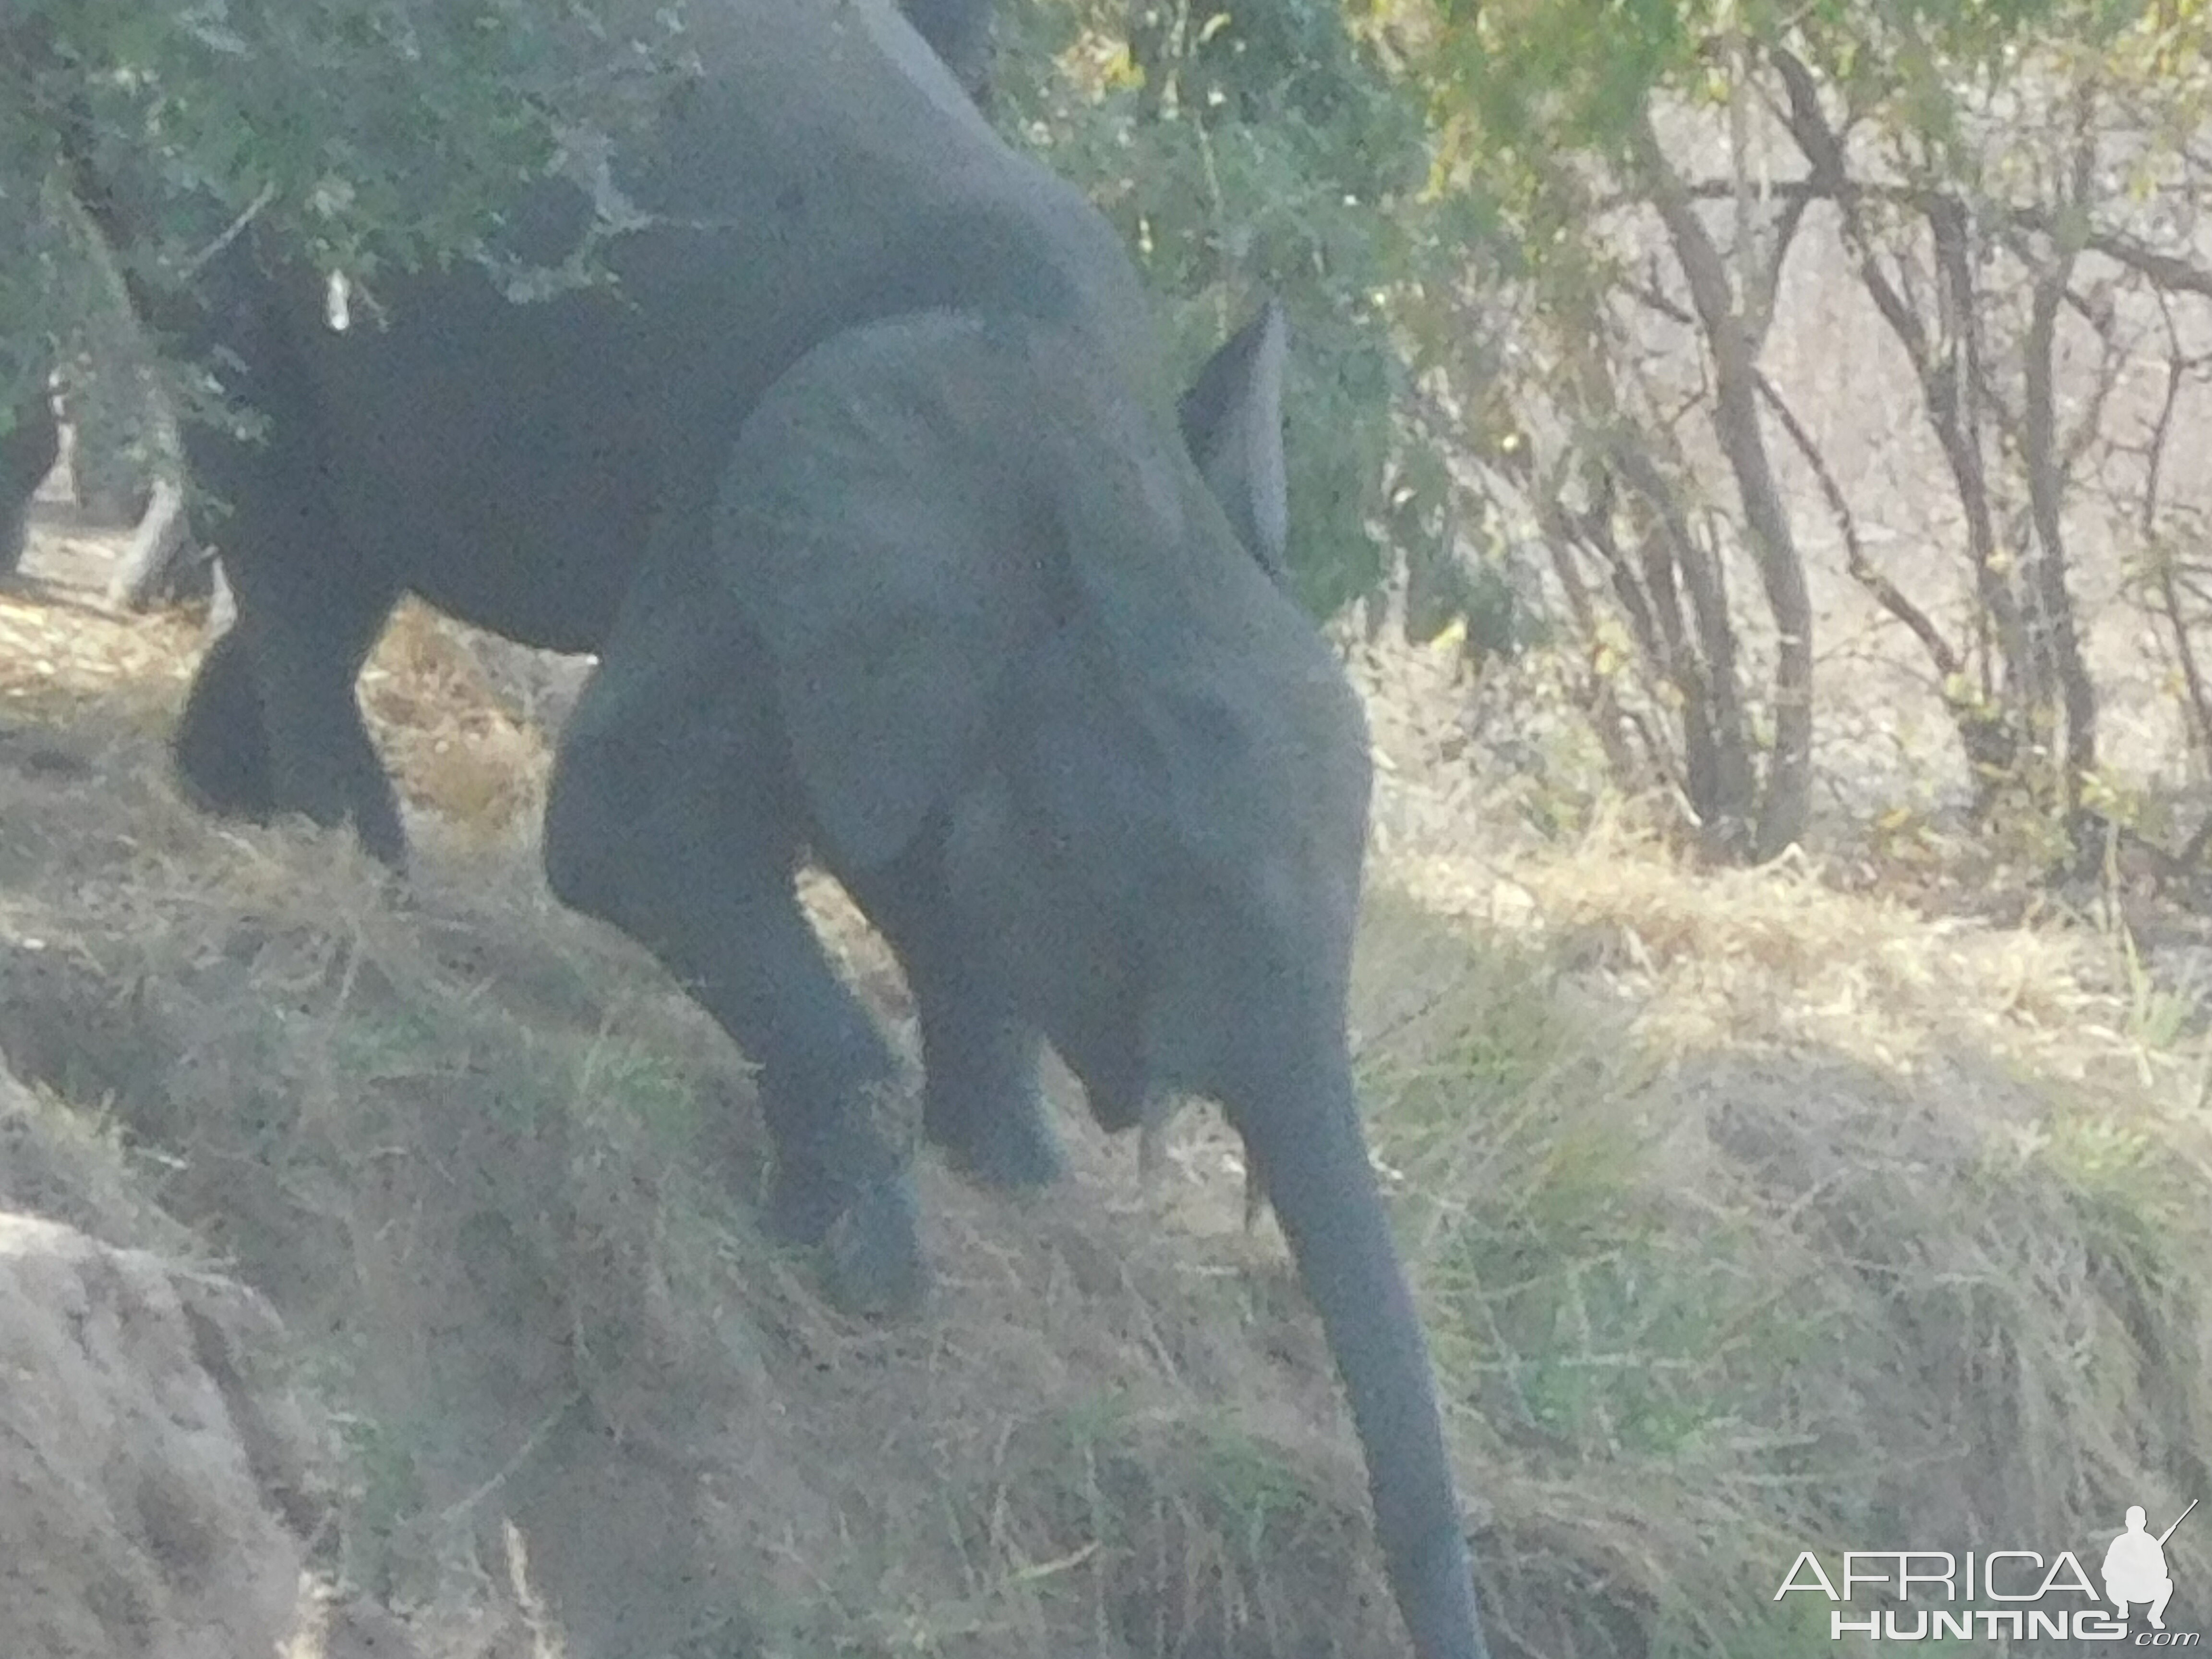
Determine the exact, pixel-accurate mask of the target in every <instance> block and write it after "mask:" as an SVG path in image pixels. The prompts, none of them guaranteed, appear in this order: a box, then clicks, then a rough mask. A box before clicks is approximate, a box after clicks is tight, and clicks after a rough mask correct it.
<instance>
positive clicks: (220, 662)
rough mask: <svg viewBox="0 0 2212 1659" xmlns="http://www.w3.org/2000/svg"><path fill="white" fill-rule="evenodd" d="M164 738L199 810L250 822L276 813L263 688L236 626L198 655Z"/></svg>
mask: <svg viewBox="0 0 2212 1659" xmlns="http://www.w3.org/2000/svg"><path fill="white" fill-rule="evenodd" d="M169 746H170V750H171V752H172V754H173V756H174V757H175V760H176V765H177V772H178V775H179V780H180V781H182V782H183V784H184V786H185V791H186V793H189V794H190V795H191V797H192V798H193V799H194V800H195V801H196V802H197V804H198V805H199V806H200V807H201V809H202V810H203V811H209V812H213V813H216V814H217V815H218V816H220V817H233V818H244V819H246V821H247V822H248V823H267V822H268V821H269V820H270V818H272V817H275V816H276V790H275V787H274V786H273V784H272V783H271V781H270V775H269V733H268V731H267V729H266V728H265V727H264V726H263V725H262V723H261V693H260V691H259V690H258V689H257V688H256V687H255V685H254V683H253V664H252V659H249V658H248V657H247V655H246V647H245V644H244V642H243V641H241V640H240V637H239V634H238V630H237V629H235V628H232V629H228V630H227V631H225V632H224V633H223V634H222V636H221V637H219V638H218V639H216V641H215V642H214V643H213V644H211V645H210V646H209V647H208V648H207V653H206V654H205V655H204V656H203V657H202V658H201V659H200V665H199V669H198V671H197V672H196V673H195V674H194V675H193V676H192V685H191V691H190V692H189V693H188V694H187V695H186V696H185V712H184V714H182V715H181V716H180V717H179V720H178V721H177V729H176V732H175V733H174V734H173V736H172V737H171V738H170V740H169Z"/></svg>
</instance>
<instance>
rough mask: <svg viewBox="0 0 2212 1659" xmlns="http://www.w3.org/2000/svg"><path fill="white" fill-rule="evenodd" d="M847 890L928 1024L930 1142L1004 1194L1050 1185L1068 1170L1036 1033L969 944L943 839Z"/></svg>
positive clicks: (925, 1126)
mask: <svg viewBox="0 0 2212 1659" xmlns="http://www.w3.org/2000/svg"><path fill="white" fill-rule="evenodd" d="M844 882H845V888H846V890H847V891H848V892H849V893H850V894H851V895H852V896H853V899H854V902H855V903H857V904H858V905H859V906H860V909H861V911H862V913H863V914H864V915H866V916H867V918H868V920H869V921H872V922H873V923H874V924H875V925H876V927H878V929H880V930H881V931H882V933H883V935H884V938H885V939H888V940H889V941H890V946H891V949H892V950H893V951H895V952H896V953H897V956H898V958H899V965H900V967H901V968H902V969H904V970H905V973H906V977H907V984H908V988H910V989H911V990H912V991H913V993H914V1000H915V1014H916V1016H917V1018H919V1020H920V1022H921V1057H922V1072H923V1077H924V1082H923V1089H922V1116H921V1121H922V1133H923V1134H924V1135H925V1136H927V1139H928V1140H929V1142H930V1144H931V1145H932V1146H935V1147H937V1148H938V1149H939V1151H940V1152H943V1153H944V1154H945V1157H946V1158H948V1159H949V1160H950V1161H951V1164H953V1166H954V1167H955V1168H957V1169H958V1170H961V1171H962V1172H963V1174H965V1175H967V1176H970V1177H971V1178H972V1179H974V1180H975V1181H978V1182H981V1183H982V1184H983V1185H985V1186H987V1187H994V1188H999V1189H1000V1190H1002V1191H1007V1192H1022V1191H1028V1190H1031V1189H1034V1188H1039V1187H1048V1186H1050V1185H1051V1184H1052V1183H1053V1182H1055V1181H1057V1180H1059V1179H1060V1176H1061V1174H1062V1173H1063V1172H1064V1170H1065V1168H1066V1159H1065V1158H1064V1157H1063V1156H1062V1153H1061V1151H1060V1137H1059V1135H1058V1134H1057V1133H1055V1132H1054V1128H1053V1125H1052V1118H1051V1115H1050V1112H1049V1110H1048V1108H1047V1107H1046V1104H1045V1101H1044V1096H1043V1092H1042V1090H1041V1089H1040V1088H1039V1087H1038V1084H1037V1062H1038V1058H1039V1055H1040V1053H1041V1050H1042V1047H1043V1043H1042V1038H1040V1037H1039V1036H1038V1035H1037V1030H1036V1027H1035V1026H1034V1025H1033V1024H1030V1022H1029V1021H1028V1020H1027V1019H1025V1018H1023V1017H1022V1015H1021V1013H1020V1012H1019V1011H1018V1008H1017V1007H1016V1006H1015V1000H1014V997H1013V995H1012V991H1011V989H1010V988H1009V987H1007V986H1006V984H1005V983H1004V981H1003V979H1002V978H1001V976H1000V975H997V974H996V973H995V972H994V971H993V970H992V969H991V968H990V967H989V966H988V960H989V957H988V952H987V951H986V950H985V949H984V948H983V946H982V945H981V941H977V940H975V939H967V938H964V937H963V935H962V933H961V932H960V928H959V925H958V923H957V919H956V916H955V913H954V912H953V909H952V907H951V903H950V902H949V901H948V898H947V896H946V893H945V880H944V875H943V870H942V857H941V854H940V850H939V846H938V844H937V842H935V841H934V840H933V839H932V840H928V841H925V842H923V843H921V844H920V845H918V846H917V847H916V848H914V849H913V850H912V851H910V852H909V853H908V854H907V855H906V856H904V857H902V858H900V859H898V860H895V861H893V862H892V863H891V864H890V865H887V866H883V867H882V868H880V869H877V870H872V871H868V872H860V873H856V874H852V875H848V876H847V877H846V878H844Z"/></svg>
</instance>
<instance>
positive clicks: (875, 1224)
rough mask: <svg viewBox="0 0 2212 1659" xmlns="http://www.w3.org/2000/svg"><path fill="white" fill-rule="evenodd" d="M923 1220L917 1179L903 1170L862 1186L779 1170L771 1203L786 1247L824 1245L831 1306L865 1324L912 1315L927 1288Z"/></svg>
mask: <svg viewBox="0 0 2212 1659" xmlns="http://www.w3.org/2000/svg"><path fill="white" fill-rule="evenodd" d="M920 1215H921V1212H920V1206H918V1205H917V1204H916V1202H915V1194H914V1182H913V1180H912V1178H911V1177H910V1176H908V1174H907V1173H906V1172H905V1171H904V1170H894V1171H892V1172H891V1173H890V1174H888V1175H884V1176H878V1177H877V1178H876V1179H875V1180H872V1181H869V1182H864V1183H862V1184H861V1185H860V1187H859V1188H853V1187H850V1186H843V1185H837V1184H833V1183H832V1182H828V1181H826V1180H824V1179H823V1178H822V1177H821V1176H819V1175H818V1174H813V1175H810V1174H809V1173H808V1172H806V1171H805V1170H778V1172H777V1174H776V1177H775V1188H774V1191H773V1192H772V1193H771V1194H770V1195H769V1230H770V1231H771V1232H772V1233H773V1234H774V1236H775V1237H776V1238H777V1239H778V1240H780V1241H781V1242H782V1243H786V1244H791V1245H798V1246H803V1247H811V1248H818V1249H820V1250H821V1252H822V1278H823V1293H824V1294H825V1295H826V1296H827V1297H828V1298H829V1304H830V1305H831V1306H832V1307H834V1308H836V1309H837V1310H838V1311H839V1312H841V1313H846V1314H850V1315H852V1316H855V1317H857V1318H864V1319H883V1318H889V1317H891V1316H895V1315H898V1314H902V1313H906V1312H909V1311H911V1310H913V1309H914V1308H915V1307H916V1306H918V1305H919V1304H920V1303H921V1298H922V1297H923V1295H924V1294H925V1293H926V1292H927V1290H928V1287H929V1263H928V1261H927V1260H926V1259H925V1258H924V1256H923V1255H922V1253H921V1228H920Z"/></svg>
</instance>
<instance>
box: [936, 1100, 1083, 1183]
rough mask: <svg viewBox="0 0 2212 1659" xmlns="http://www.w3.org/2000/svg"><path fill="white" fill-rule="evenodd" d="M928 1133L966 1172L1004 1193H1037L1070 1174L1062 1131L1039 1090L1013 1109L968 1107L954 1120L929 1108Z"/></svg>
mask: <svg viewBox="0 0 2212 1659" xmlns="http://www.w3.org/2000/svg"><path fill="white" fill-rule="evenodd" d="M945 1116H948V1117H949V1116H950V1114H945ZM922 1133H923V1134H924V1136H925V1137H926V1138H927V1139H928V1141H929V1143H930V1144H931V1145H932V1146H935V1147H936V1148H937V1149H938V1150H939V1152H943V1153H944V1154H945V1161H946V1162H947V1163H948V1164H951V1165H952V1167H953V1168H954V1169H956V1170H958V1171H959V1172H960V1173H961V1174H962V1175H963V1176H967V1178H968V1179H969V1180H970V1181H973V1182H975V1183H976V1184H977V1185H979V1186H983V1187H989V1188H994V1190H996V1191H999V1192H1005V1193H1023V1192H1034V1191H1036V1190H1037V1189H1038V1188H1042V1187H1049V1186H1051V1185H1052V1184H1053V1182H1055V1181H1058V1180H1059V1179H1060V1176H1062V1175H1064V1174H1065V1173H1066V1169H1067V1160H1066V1155H1065V1154H1064V1153H1063V1152H1061V1151H1060V1134H1059V1132H1058V1131H1056V1130H1055V1129H1054V1127H1052V1121H1051V1120H1050V1119H1049V1118H1048V1117H1047V1116H1046V1115H1045V1112H1044V1106H1043V1103H1042V1102H1041V1101H1039V1100H1038V1099H1036V1097H1035V1096H1033V1095H1032V1096H1030V1097H1026V1098H1024V1099H1023V1100H1022V1101H1020V1102H1019V1103H1018V1105H1016V1106H1014V1107H1012V1108H1010V1109H1006V1110H1003V1111H997V1112H976V1111H968V1112H963V1113H961V1114H960V1115H959V1116H958V1117H957V1119H956V1120H954V1121H951V1122H945V1121H940V1120H939V1117H938V1115H935V1114H932V1113H930V1112H928V1111H927V1110H925V1111H924V1112H923V1114H922Z"/></svg>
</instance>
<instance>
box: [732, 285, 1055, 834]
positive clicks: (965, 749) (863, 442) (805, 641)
mask: <svg viewBox="0 0 2212 1659" xmlns="http://www.w3.org/2000/svg"><path fill="white" fill-rule="evenodd" d="M1029 379H1030V377H1029V372H1028V366H1027V363H1026V361H1025V359H1024V353H1023V348H1022V343H1021V340H1020V337H1019V333H1018V325H1006V326H1000V325H994V324H992V323H990V322H988V321H986V320H985V319H981V318H977V317H972V316H969V315H965V314H963V313H952V312H923V313H914V314H912V315H909V316H906V317H901V318H896V319H890V320H889V321H886V322H882V323H877V324H873V325H870V326H868V327H866V328H862V329H856V330H853V331H848V332H847V333H845V334H842V335H839V336H837V337H835V338H833V339H831V340H829V341H828V342H826V343H823V344H822V345H820V346H817V347H816V348H815V349H813V350H812V351H811V352H810V353H808V354H807V355H806V356H805V357H803V358H801V359H800V360H799V362H798V363H797V364H795V365H794V366H793V368H790V369H789V370H787V372H786V373H785V374H784V375H783V376H782V377H781V379H780V380H778V381H777V382H776V383H775V386H772V387H771V388H770V389H769V392H768V393H767V395H766V396H765V397H764V398H763V399H762V400H761V402H760V403H759V404H757V406H756V407H755V409H754V410H753V411H752V413H751V414H750V416H748V417H747V419H746V421H745V422H744V427H743V428H741V430H740V433H739V435H738V441H737V444H736V446H735V447H734V448H733V450H732V454H731V457H730V460H729V464H728V466H727V469H726V471H725V473H724V475H723V481H722V486H721V491H720V498H719V501H718V503H717V507H716V516H715V530H714V534H715V557H716V562H717V566H718V568H719V570H720V574H721V578H722V580H723V582H724V584H725V586H726V589H727V591H728V593H729V595H730V596H731V598H732V599H733V600H734V602H735V603H736V605H737V606H738V610H739V611H740V613H741V614H742V615H743V616H744V617H745V619H746V622H747V623H748V625H749V627H750V629H751V631H752V633H753V634H754V635H755V637H756V639H757V641H758V643H759V646H760V648H761V649H762V650H763V652H764V653H765V654H766V656H767V658H768V659H769V665H770V668H771V671H772V678H773V683H774V685H775V696H776V698H777V702H778V706H779V711H780V713H781V717H782V719H783V721H784V725H785V729H786V731H787V733H788V737H789V742H790V745H791V758H792V761H793V765H794V767H795V768H796V769H797V772H798V775H799V784H800V787H801V788H802V789H804V791H805V795H806V799H807V804H808V806H809V808H810V810H811V816H812V817H813V820H814V823H815V827H816V829H817V833H818V834H819V835H820V836H822V837H823V840H824V841H825V842H826V843H827V844H826V846H825V847H824V848H823V850H824V851H825V852H829V853H831V854H834V855H835V856H836V858H838V859H842V860H848V861H849V862H850V863H851V864H852V865H853V866H856V867H859V868H862V869H866V868H872V867H874V866H878V865H880V864H882V863H884V862H885V861H886V860H890V859H891V858H893V857H895V856H896V854H898V852H899V851H900V850H901V849H902V848H904V847H905V846H906V845H907V844H908V842H910V841H911V840H912V839H913V837H914V836H915V835H916V834H917V833H918V832H920V831H921V829H922V828H923V826H924V824H925V823H927V821H928V819H929V817H930V816H931V814H932V813H933V811H936V810H937V809H938V808H939V806H940V805H943V804H944V799H945V793H946V791H947V790H948V788H949V787H950V786H951V782H952V781H954V780H956V779H957V778H959V777H960V776H961V775H963V774H964V773H965V772H967V771H968V770H969V769H970V768H971V767H972V766H973V764H974V763H975V757H976V755H977V753H978V750H979V746H980V744H981V743H982V742H983V740H984V738H985V734H986V732H987V726H988V725H989V722H990V719H991V716H992V714H993V711H994V708H995V707H996V705H997V702H998V701H999V699H1000V696H1002V693H1003V686H1004V682H1005V680H1006V676H1007V674H1008V673H1009V671H1010V665H1012V663H1013V662H1014V661H1015V659H1017V657H1018V654H1019V651H1020V647H1021V644H1022V642H1023V641H1024V640H1026V639H1029V638H1032V637H1034V636H1035V635H1036V632H1037V631H1038V629H1040V628H1041V626H1042V623H1043V619H1044V617H1045V607H1046V598H1047V592H1046V585H1045V583H1044V581H1043V580H1042V560H1041V557H1040V554H1041V551H1042V550H1043V549H1044V548H1047V547H1048V546H1049V545H1050V543H1051V540H1052V533H1053V532H1052V526H1051V520H1050V502H1049V501H1048V499H1047V498H1045V497H1044V496H1042V495H1041V494H1040V492H1039V490H1038V489H1037V487H1036V479H1035V477H1034V471H1035V468H1034V465H1033V461H1034V457H1035V455H1036V444H1035V441H1034V436H1033V434H1032V433H1030V431H1029V430H1027V429H1026V423H1025V421H1024V416H1025V414H1027V413H1029V412H1030V404H1031V403H1032V402H1033V399H1032V398H1030V397H1029V396H1027V395H1026V388H1027V386H1028V384H1029Z"/></svg>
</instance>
